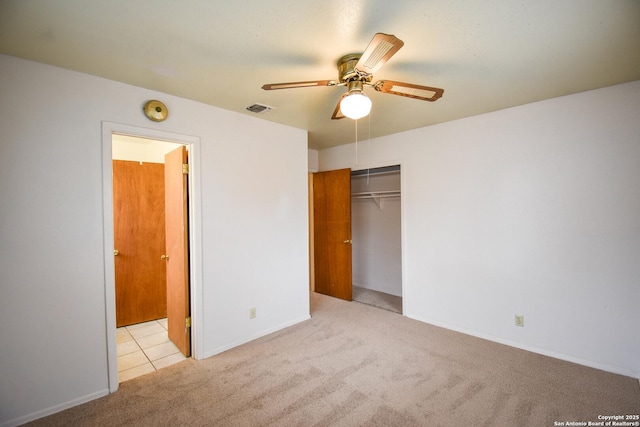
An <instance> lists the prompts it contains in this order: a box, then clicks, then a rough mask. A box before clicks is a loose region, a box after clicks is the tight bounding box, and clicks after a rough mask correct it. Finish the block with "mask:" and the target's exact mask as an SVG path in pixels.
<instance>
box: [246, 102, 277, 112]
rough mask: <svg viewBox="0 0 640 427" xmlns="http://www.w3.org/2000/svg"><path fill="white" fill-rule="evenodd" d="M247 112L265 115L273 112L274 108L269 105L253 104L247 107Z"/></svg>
mask: <svg viewBox="0 0 640 427" xmlns="http://www.w3.org/2000/svg"><path fill="white" fill-rule="evenodd" d="M247 110H249V111H251V112H252V113H264V112H265V111H269V110H273V107H269V106H268V105H264V104H253V105H249V106H248V107H247Z"/></svg>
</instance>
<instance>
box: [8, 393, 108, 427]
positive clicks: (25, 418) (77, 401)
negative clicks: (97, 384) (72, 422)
mask: <svg viewBox="0 0 640 427" xmlns="http://www.w3.org/2000/svg"><path fill="white" fill-rule="evenodd" d="M107 394H109V389H104V390H100V391H97V392H95V393H91V394H87V395H85V396H82V397H78V398H77V399H73V400H70V401H68V402H64V403H61V404H59V405H55V406H51V407H49V408H46V409H42V410H40V411H36V412H33V413H31V414H27V415H24V416H22V417H18V418H14V419H12V420H7V421H4V422H2V423H0V427H14V426H19V425H22V424H25V423H28V422H30V421H33V420H37V419H39V418H43V417H46V416H48V415H51V414H55V413H56V412H60V411H64V410H65V409H69V408H72V407H74V406H78V405H82V404H83V403H87V402H90V401H92V400H95V399H98V398H100V397H103V396H106V395H107Z"/></svg>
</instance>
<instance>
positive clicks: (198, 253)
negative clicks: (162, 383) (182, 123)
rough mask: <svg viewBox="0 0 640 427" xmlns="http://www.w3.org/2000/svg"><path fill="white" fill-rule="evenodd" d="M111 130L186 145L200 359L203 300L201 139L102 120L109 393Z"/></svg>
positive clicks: (112, 341) (194, 329)
mask: <svg viewBox="0 0 640 427" xmlns="http://www.w3.org/2000/svg"><path fill="white" fill-rule="evenodd" d="M114 133H118V134H124V135H130V136H136V137H140V138H147V139H155V140H161V141H168V142H173V143H176V144H182V145H186V146H187V147H188V149H189V160H188V161H189V177H188V180H187V181H188V184H187V185H188V192H189V202H188V203H189V225H190V227H189V252H190V257H189V288H190V301H189V303H190V305H191V357H193V358H194V359H201V358H203V356H202V354H201V353H202V350H201V348H200V347H201V345H199V344H200V343H202V342H203V339H202V337H203V336H204V330H203V329H204V327H203V322H202V320H203V313H204V310H203V303H202V286H203V285H202V217H201V212H202V191H201V177H200V147H201V146H200V138H199V137H196V136H191V135H183V134H177V133H172V132H165V131H160V130H156V129H149V128H143V127H137V126H131V125H125V124H121V123H113V122H106V121H104V122H102V195H103V203H102V210H103V214H102V218H103V242H104V283H105V288H104V291H105V327H106V335H107V343H106V344H107V346H106V347H107V375H108V383H109V392H110V393H113V392H115V391H117V390H118V354H117V345H116V298H115V263H114V259H113V240H114V239H113V174H112V173H113V172H112V142H111V138H112V135H113V134H114Z"/></svg>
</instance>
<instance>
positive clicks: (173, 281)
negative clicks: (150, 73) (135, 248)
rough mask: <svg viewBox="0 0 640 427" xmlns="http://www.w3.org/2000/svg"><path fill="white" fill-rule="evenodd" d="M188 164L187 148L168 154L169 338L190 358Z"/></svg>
mask: <svg viewBox="0 0 640 427" xmlns="http://www.w3.org/2000/svg"><path fill="white" fill-rule="evenodd" d="M186 164H187V149H186V147H184V146H181V147H180V148H178V149H176V150H173V151H171V152H170V153H168V154H167V155H165V163H164V168H165V169H164V178H165V215H166V242H167V243H166V251H165V253H166V255H167V260H166V266H167V270H166V271H167V285H166V286H167V324H168V328H169V339H170V340H171V341H172V342H173V343H174V344H175V345H176V346H177V347H178V348H179V349H180V351H181V352H182V353H183V354H184V355H185V356H190V355H191V318H190V314H189V238H188V236H189V214H188V203H187V176H188V175H187V174H186V173H184V172H186V171H183V165H186Z"/></svg>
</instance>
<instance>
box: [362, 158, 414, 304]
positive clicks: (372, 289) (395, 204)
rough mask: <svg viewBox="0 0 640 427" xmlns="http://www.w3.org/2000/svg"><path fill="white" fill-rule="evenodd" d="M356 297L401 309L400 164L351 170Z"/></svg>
mask: <svg viewBox="0 0 640 427" xmlns="http://www.w3.org/2000/svg"><path fill="white" fill-rule="evenodd" d="M351 221H352V222H351V228H352V229H351V233H352V241H353V244H352V246H353V249H352V250H353V252H352V271H353V272H352V274H353V300H354V301H357V302H362V303H365V304H370V305H374V306H377V307H380V308H384V309H387V310H390V311H395V312H398V313H402V249H401V180H400V165H395V166H388V167H381V168H374V169H363V170H356V171H352V172H351Z"/></svg>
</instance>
